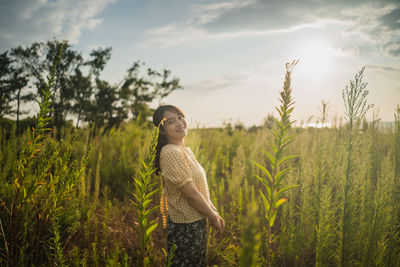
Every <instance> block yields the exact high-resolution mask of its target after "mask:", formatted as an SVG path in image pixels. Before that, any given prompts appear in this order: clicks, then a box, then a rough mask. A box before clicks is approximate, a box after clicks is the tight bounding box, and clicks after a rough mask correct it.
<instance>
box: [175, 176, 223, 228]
mask: <svg viewBox="0 0 400 267" xmlns="http://www.w3.org/2000/svg"><path fill="white" fill-rule="evenodd" d="M181 191H182V194H183V197H184V198H185V199H186V200H187V202H189V204H190V205H192V206H193V207H194V208H195V209H196V210H197V211H198V212H200V213H201V214H204V215H206V216H207V217H208V218H209V219H210V220H211V222H212V224H213V225H214V226H215V227H216V228H217V229H218V230H219V231H220V232H221V233H222V231H224V227H225V221H224V220H223V219H222V218H221V216H219V214H218V213H217V212H216V211H214V210H212V208H211V207H210V206H209V205H208V203H207V201H206V199H205V198H204V196H203V195H202V194H201V193H200V192H199V190H197V188H196V186H195V185H194V183H193V182H188V183H186V184H185V185H183V186H182V187H181Z"/></svg>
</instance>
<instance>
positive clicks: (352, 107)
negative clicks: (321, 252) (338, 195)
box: [340, 67, 371, 266]
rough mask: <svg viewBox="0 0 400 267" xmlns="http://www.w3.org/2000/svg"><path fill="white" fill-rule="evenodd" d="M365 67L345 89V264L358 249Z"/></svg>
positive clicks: (343, 206)
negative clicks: (358, 156)
mask: <svg viewBox="0 0 400 267" xmlns="http://www.w3.org/2000/svg"><path fill="white" fill-rule="evenodd" d="M364 70H365V67H363V68H362V69H361V70H360V71H359V72H358V73H357V74H356V75H355V77H354V80H350V84H349V85H347V86H346V88H345V89H344V90H343V92H342V97H343V101H344V106H345V119H346V120H347V122H348V126H347V140H346V162H345V164H346V165H345V166H346V167H345V173H344V177H343V202H342V207H341V213H342V214H341V241H340V258H341V260H340V262H341V265H342V266H348V265H352V264H354V262H353V259H354V258H353V256H354V252H355V251H356V250H357V249H356V248H354V247H353V246H354V243H355V241H356V235H355V233H356V232H357V231H356V229H355V227H356V226H355V222H356V221H355V219H356V218H355V214H356V209H357V201H356V195H355V194H356V191H355V177H354V168H355V166H354V162H353V161H354V159H353V157H354V153H355V149H356V143H355V142H356V140H355V138H356V137H357V134H358V131H359V125H360V123H361V121H362V119H363V118H364V117H365V113H366V112H367V110H368V109H369V108H370V107H371V105H368V104H367V96H368V90H367V89H366V87H367V84H366V83H364V82H363V76H364Z"/></svg>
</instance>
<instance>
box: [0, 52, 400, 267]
mask: <svg viewBox="0 0 400 267" xmlns="http://www.w3.org/2000/svg"><path fill="white" fill-rule="evenodd" d="M98 52H99V53H98V54H102V55H103V56H104V58H103V60H99V63H101V62H103V64H105V63H106V62H107V53H106V52H107V51H103V52H104V53H103V52H102V51H98ZM96 58H97V57H96ZM93 60H94V57H92V58H91V59H90V61H93ZM93 64H97V63H93ZM91 66H92V65H85V66H84V68H83V69H81V70H82V73H81V75H82V77H86V78H87V79H86V78H85V79H84V78H82V77H80V78H77V80H80V79H82V80H81V81H82V82H84V81H88V80H90V81H91V86H94V85H95V80H94V79H95V78H96V77H97V76H96V75H97V74H96V73H95V72H94V71H92V72H91V71H90V69H91V68H92V67H91ZM84 70H86V72H85V71H84ZM90 73H92V74H91V75H92V76H91V78H90V79H89V78H88V77H89V76H90ZM100 73H101V69H99V71H98V74H100ZM72 75H76V73H74V72H72ZM137 77H138V78H140V75H138V76H137ZM154 78H156V76H154ZM99 79H100V77H99ZM55 80H56V79H55ZM353 83H354V84H356V82H353ZM46 84H47V82H46ZM359 84H360V85H361V84H362V82H359ZM82 86H83V87H84V85H82ZM109 86H113V85H109ZM52 88H53V90H52V91H51V92H54V87H52ZM93 88H95V86H94V87H93ZM130 88H131V89H132V88H134V86H133V85H132V86H131V87H130ZM150 89H151V88H149V91H151V90H150ZM349 90H350V88H349ZM349 92H350V91H349ZM42 95H43V97H45V96H46V94H45V93H43V94H42ZM350 95H356V92H355V91H353V93H352V94H350ZM350 95H349V97H348V99H354V98H351V97H350ZM359 95H362V94H359ZM49 99H50V100H51V94H50V97H49ZM43 103H44V102H43ZM359 103H361V102H359ZM363 105H364V104H360V107H361V106H363ZM42 106H43V107H44V105H43V104H42ZM367 106H368V105H367V104H365V107H367ZM48 107H50V108H51V105H48ZM77 107H78V106H77ZM291 107H293V106H291ZM289 109H290V108H289ZM327 110H328V107H327V103H326V102H324V103H323V104H322V107H321V115H320V116H319V118H317V117H312V119H314V118H315V120H316V123H322V124H323V122H324V121H327V118H328V114H327ZM354 110H355V109H354ZM359 110H362V109H361V108H360V109H359ZM49 111H50V110H49ZM85 112H86V111H85ZM362 113H363V112H358V113H357V114H362ZM43 114H44V113H42V115H40V116H44V117H45V118H49V114H50V113H47V115H43ZM83 114H84V112H83V113H82V118H81V120H85V119H84V115H83ZM282 114H283V113H282ZM353 114H354V112H353ZM40 116H38V117H40ZM399 118H400V108H398V109H397V110H396V113H395V125H394V129H393V127H385V126H384V125H382V124H381V123H380V121H379V118H378V117H377V116H376V115H375V116H374V119H373V120H372V121H366V120H365V119H362V120H361V119H354V120H353V122H354V123H353V124H352V125H353V126H352V128H353V131H351V133H352V143H353V146H352V151H353V152H352V156H351V166H352V167H351V172H350V175H349V176H348V177H349V178H350V181H349V182H348V183H349V184H350V185H351V186H350V187H348V201H349V202H348V204H349V207H350V209H349V210H348V212H349V216H348V218H351V220H350V221H349V222H350V223H349V225H350V226H351V228H347V229H348V235H347V237H348V238H350V239H351V240H352V241H353V244H348V245H346V246H345V247H344V249H345V253H344V254H345V255H348V258H347V259H348V260H347V263H348V265H351V264H353V265H356V266H399V261H398V258H399V257H400V238H399V237H400V225H399V219H398V218H400V206H399V204H398V203H399V202H400V199H399V198H400V193H399V192H400V182H399V181H400V178H399V177H400V175H399V174H400V172H399V170H400V167H399V166H400V160H399V159H400V150H399V147H400V145H399V144H400V134H399V133H400V123H399ZM279 119H280V118H278V120H279ZM310 120H311V119H310ZM48 122H49V121H48ZM278 122H279V123H280V121H278ZM348 122H349V121H347V123H346V124H345V125H341V124H340V123H336V124H335V123H333V124H332V125H334V126H333V127H332V128H326V127H322V128H311V127H309V128H305V129H303V128H294V127H290V128H289V129H288V131H287V133H286V135H285V136H286V137H289V136H291V135H293V134H295V136H296V138H292V140H291V141H290V143H289V144H287V145H286V146H285V147H284V150H285V153H283V154H282V155H280V159H278V160H277V159H276V158H275V155H276V151H274V150H272V148H271V149H270V150H269V151H267V152H266V154H265V160H261V159H260V157H259V156H260V155H259V150H258V148H260V147H261V146H264V144H265V140H266V139H269V140H271V144H272V145H273V146H275V148H276V147H277V145H276V143H275V141H274V140H275V139H276V138H274V136H273V138H270V136H271V135H270V129H269V128H271V129H273V128H272V126H273V125H274V124H275V126H276V128H274V129H273V130H274V132H273V134H275V136H277V137H280V135H278V133H279V127H278V123H277V122H275V119H274V118H273V117H272V116H269V118H268V119H266V123H265V125H264V126H263V127H261V126H260V127H253V128H251V129H246V128H243V127H242V126H240V124H238V127H235V125H233V124H231V125H230V127H227V128H226V129H224V128H220V129H218V128H213V129H205V128H202V129H200V128H196V129H191V131H190V134H189V135H188V136H187V138H186V140H185V144H186V145H188V146H190V147H191V148H192V150H193V152H194V154H195V155H196V158H197V160H198V161H199V162H200V164H201V165H202V166H203V167H204V170H205V172H206V173H207V179H208V182H209V189H210V194H211V199H212V201H213V203H214V205H215V206H216V207H217V208H218V210H219V211H220V212H221V214H223V217H224V219H225V221H226V227H225V232H224V233H223V235H222V236H219V235H216V233H215V232H213V231H211V232H210V233H209V248H208V257H209V258H208V265H210V266H215V265H217V266H239V265H242V266H266V265H267V259H266V256H267V255H266V253H265V252H266V251H267V242H265V239H266V238H268V236H267V231H266V230H268V227H269V221H267V220H266V221H263V220H264V218H265V216H266V215H268V213H267V211H266V206H263V207H262V205H261V206H260V201H259V200H260V198H257V196H258V194H257V192H258V191H259V190H260V191H261V192H262V193H263V194H264V196H265V199H267V197H268V194H270V193H269V192H268V190H267V188H266V187H265V185H264V183H262V182H259V180H258V179H249V177H251V176H254V174H257V175H258V176H259V177H262V178H263V180H264V181H265V182H266V183H267V184H269V183H270V178H269V176H268V173H267V172H266V171H268V172H269V174H270V175H271V178H272V177H274V176H273V174H274V171H273V166H274V165H273V164H272V162H273V163H274V164H277V165H278V164H280V166H279V168H280V169H279V170H277V171H276V172H275V174H276V175H275V178H276V177H278V179H281V178H282V180H281V183H280V184H281V187H280V189H279V190H281V189H282V188H285V187H286V186H287V185H292V184H298V185H299V186H298V187H296V188H292V189H290V190H287V191H286V192H284V193H282V194H281V195H280V196H278V197H277V194H278V192H279V190H275V191H273V190H271V195H272V194H273V195H274V196H275V201H276V202H275V204H272V205H270V203H268V205H269V207H271V206H274V205H275V206H276V205H278V204H279V207H275V209H276V210H277V213H276V216H275V220H274V222H273V227H272V232H271V233H272V235H271V236H272V237H271V241H272V242H271V249H270V252H271V257H270V260H271V263H272V264H273V265H274V266H314V265H315V266H340V265H341V262H342V246H341V244H342V236H343V234H342V231H343V229H344V228H343V216H342V212H343V204H344V186H345V177H346V170H347V167H348V165H347V160H348V141H349V126H350V124H349V123H348ZM8 123H9V121H5V122H4V125H5V126H0V144H1V146H0V265H1V266H7V265H11V263H10V260H12V263H13V265H21V266H27V265H31V266H33V265H34V266H48V265H53V266H54V265H58V266H61V265H65V266H67V265H68V266H95V265H98V266H139V265H143V259H144V258H143V255H144V254H143V253H142V248H143V247H145V246H141V243H140V239H139V238H138V233H139V232H138V233H136V231H141V230H140V226H139V221H140V220H139V219H138V215H137V213H138V212H139V210H138V209H137V208H136V207H135V205H132V203H131V201H130V199H131V198H132V195H131V192H134V194H136V195H137V196H138V191H137V190H139V191H140V187H139V186H137V184H136V182H135V179H137V181H139V182H140V183H142V187H141V188H142V189H143V188H144V187H143V185H144V182H142V177H143V176H142V174H144V173H146V172H147V171H149V172H151V170H150V169H148V170H147V171H146V168H145V166H150V164H147V163H145V165H143V162H142V159H144V158H148V155H149V154H150V153H149V152H148V149H149V148H148V144H150V143H152V137H153V135H152V131H151V129H150V127H149V124H148V123H147V122H143V120H142V119H140V118H139V119H136V120H135V121H129V122H123V123H121V124H120V125H119V127H118V128H117V127H116V126H115V127H111V128H110V129H108V130H107V131H104V129H105V128H106V127H107V125H104V126H102V127H100V128H99V129H98V130H97V133H96V132H94V131H93V127H83V128H81V129H79V130H78V131H77V132H74V131H71V128H72V127H71V128H69V127H70V126H68V127H63V128H62V129H61V132H62V136H63V140H58V141H57V140H56V139H55V138H54V137H52V136H50V133H51V132H50V131H46V130H45V131H44V132H43V134H42V135H40V136H39V131H41V130H40V129H39V126H36V127H34V128H35V130H34V131H33V130H31V127H29V128H28V130H27V131H26V132H24V133H22V134H21V135H20V136H19V135H17V134H16V133H15V129H16V123H15V122H13V121H11V122H10V124H8ZM281 124H282V123H281ZM2 125H3V124H2ZM27 125H28V124H27ZM38 125H39V124H38ZM50 126H51V125H50ZM6 127H8V128H7V129H6ZM40 127H41V129H46V128H50V127H49V125H48V124H47V126H46V125H45V124H43V123H42V124H41V126H40ZM267 128H268V129H267ZM102 132H105V134H104V135H102V134H101V133H102ZM285 136H284V137H283V138H282V140H281V141H282V144H284V142H285V141H283V140H284V139H285ZM36 137H38V139H37V140H39V141H35V140H36V139H35V138H36ZM288 140H289V139H288ZM28 141H29V142H30V143H29V142H28ZM153 141H154V140H153ZM286 141H287V140H286ZM35 142H36V143H35ZM35 149H36V150H35ZM37 149H40V151H39V152H38V151H37ZM35 151H36V152H35ZM89 151H90V153H89ZM32 155H33V157H31V156H32ZM289 155H298V157H295V158H291V159H290V158H288V156H289ZM146 156H147V157H146ZM285 158H286V159H285ZM249 159H259V162H258V164H259V165H260V166H261V167H263V168H264V169H265V170H266V171H264V170H263V169H262V168H259V167H258V166H257V165H256V164H252V163H251V162H250V161H249ZM285 160H287V161H286V163H284V161H285ZM144 162H146V160H144ZM289 167H291V168H292V169H291V171H287V172H282V171H284V170H285V169H287V168H289ZM21 171H22V172H23V175H22V172H21ZM279 173H281V174H280V175H279V176H278V174H279ZM132 176H134V177H135V179H132ZM17 178H18V179H17ZM16 179H17V180H16ZM149 179H150V180H149V183H148V184H147V185H148V187H151V185H152V184H157V185H154V186H153V187H151V189H150V190H148V191H147V192H146V194H147V198H142V203H143V204H144V203H145V201H148V202H147V203H146V204H147V206H146V208H145V209H143V210H147V211H149V210H151V209H152V208H153V207H156V206H155V203H157V201H158V200H159V197H160V191H158V190H157V188H159V186H158V183H157V182H156V180H155V179H157V178H156V177H155V176H151V178H149ZM31 181H33V183H34V184H35V186H33V183H32V182H31ZM16 182H17V183H16ZM68 184H70V185H71V186H72V187H71V189H68V187H67V185H68ZM275 185H276V183H275ZM18 186H19V187H18ZM18 188H20V189H19V195H18V197H17V194H16V192H17V189H18ZM23 188H25V191H26V192H27V195H26V197H24V194H23V192H24V190H23ZM154 189H156V190H155V191H156V192H155V193H154V194H153V195H151V196H150V197H149V193H151V192H152V191H153V190H154ZM270 189H271V188H270ZM143 192H144V191H143V190H142V193H143ZM146 194H145V195H146ZM260 195H261V194H260ZM261 198H262V197H261ZM285 198H287V199H288V200H290V201H284V200H281V201H280V202H279V203H278V201H279V200H280V199H285ZM132 200H134V201H135V203H138V202H137V199H136V198H135V197H133V199H132ZM263 201H264V200H263ZM267 202H268V201H267ZM11 207H13V208H12V210H13V211H14V212H13V214H14V215H13V217H11V216H10V212H9V211H10V209H11ZM17 207H19V208H18V209H17ZM261 207H262V208H261ZM17 211H18V212H17ZM157 216H159V211H158V209H157V208H156V209H155V210H154V211H153V212H152V213H151V214H148V217H147V226H145V227H143V229H147V230H148V229H150V228H149V227H148V226H149V225H150V223H151V222H154V223H157V222H156V221H154V219H155V218H156V217H157ZM46 218H47V220H46ZM143 218H144V216H143ZM141 222H144V220H141ZM262 222H267V223H262ZM143 225H145V224H143ZM12 229H14V230H13V231H14V232H12V231H11V230H12ZM349 229H351V230H349ZM12 233H14V234H12ZM143 233H144V234H143V236H145V234H146V231H145V230H144V231H143ZM12 236H14V237H15V239H14V242H13V243H12V244H13V245H11V243H10V241H11V240H13V239H11V237H12ZM149 236H150V238H149V239H148V240H150V241H149V242H148V245H149V246H150V247H151V248H150V252H149V253H148V254H147V257H148V260H149V264H152V265H154V266H162V265H165V264H166V263H167V264H168V262H169V263H171V259H167V255H166V253H165V251H164V253H163V249H162V248H164V246H165V233H164V232H163V229H162V228H160V227H155V228H154V230H153V231H152V232H151V233H149ZM11 247H13V248H14V249H13V250H12V251H13V254H12V255H13V256H12V257H10V255H11V254H10V251H11ZM28 252H29V253H28ZM146 253H147V252H146ZM20 255H21V256H20Z"/></svg>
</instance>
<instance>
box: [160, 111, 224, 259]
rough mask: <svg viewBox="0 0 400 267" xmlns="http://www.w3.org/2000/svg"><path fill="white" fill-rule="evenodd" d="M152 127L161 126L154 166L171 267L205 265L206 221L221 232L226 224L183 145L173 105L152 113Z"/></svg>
mask: <svg viewBox="0 0 400 267" xmlns="http://www.w3.org/2000/svg"><path fill="white" fill-rule="evenodd" d="M153 124H154V125H155V126H156V127H158V126H159V127H160V128H159V129H160V131H159V135H158V145H157V154H156V159H155V167H156V170H157V172H158V173H159V172H160V171H161V177H162V182H163V193H162V196H161V213H162V215H163V222H164V227H165V221H166V228H167V229H166V233H167V247H168V256H169V255H170V253H171V248H172V245H173V244H176V245H177V249H176V250H175V252H174V257H173V262H174V263H173V266H207V261H206V260H207V227H206V224H207V223H206V220H207V218H208V219H209V220H210V222H211V224H212V225H213V227H215V228H216V229H217V230H218V231H219V232H220V233H222V231H223V230H224V227H225V222H224V220H223V219H222V218H221V216H219V215H218V213H217V210H216V209H215V207H214V205H213V204H212V202H211V201H210V193H209V190H208V185H207V178H206V175H205V172H204V169H203V167H202V166H201V165H200V164H199V163H198V162H197V160H196V158H195V156H194V155H193V152H192V151H191V150H190V148H189V147H185V145H184V138H185V136H186V134H187V124H186V121H185V115H184V114H183V113H182V111H181V110H180V109H178V108H177V107H175V106H172V105H162V106H160V107H158V108H157V109H156V110H155V111H154V115H153ZM166 216H168V218H167V219H166V218H165V217H166Z"/></svg>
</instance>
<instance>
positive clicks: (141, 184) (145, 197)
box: [131, 127, 159, 266]
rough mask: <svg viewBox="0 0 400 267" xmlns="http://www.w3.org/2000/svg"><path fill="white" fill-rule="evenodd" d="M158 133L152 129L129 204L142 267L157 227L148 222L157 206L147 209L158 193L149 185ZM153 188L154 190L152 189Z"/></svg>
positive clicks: (147, 258)
mask: <svg viewBox="0 0 400 267" xmlns="http://www.w3.org/2000/svg"><path fill="white" fill-rule="evenodd" d="M158 131H159V128H158V127H154V130H153V135H152V140H151V144H150V147H149V152H148V154H147V156H146V158H145V159H144V160H143V161H142V166H141V168H140V171H139V177H133V180H134V183H135V186H136V187H135V192H132V195H133V197H134V199H131V202H132V203H133V205H134V206H135V208H136V215H137V220H138V227H136V228H135V231H136V234H137V236H138V238H139V244H140V251H139V253H140V257H141V260H142V264H143V266H150V263H151V253H152V244H151V240H152V239H151V233H152V232H153V231H154V230H155V229H156V227H157V225H158V223H157V218H156V219H154V220H152V221H149V216H150V215H151V213H152V212H154V211H155V210H156V209H158V208H159V205H155V206H154V207H152V208H149V204H150V203H151V201H152V196H153V195H154V194H155V193H156V192H157V191H159V187H157V186H156V184H155V183H151V176H152V174H153V173H154V172H155V169H154V167H153V162H154V159H155V156H156V146H157V137H158ZM155 186H156V189H154V188H153V187H155Z"/></svg>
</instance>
